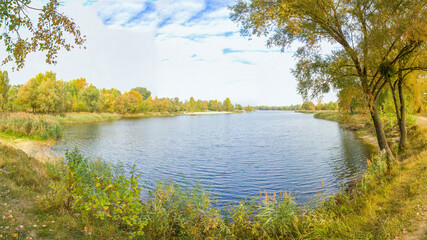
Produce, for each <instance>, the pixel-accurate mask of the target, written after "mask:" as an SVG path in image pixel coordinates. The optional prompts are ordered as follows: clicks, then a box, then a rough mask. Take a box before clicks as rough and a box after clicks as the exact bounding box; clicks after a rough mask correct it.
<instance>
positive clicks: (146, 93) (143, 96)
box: [131, 87, 151, 100]
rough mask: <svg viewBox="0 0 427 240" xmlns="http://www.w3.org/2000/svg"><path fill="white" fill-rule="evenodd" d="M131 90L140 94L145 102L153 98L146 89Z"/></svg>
mask: <svg viewBox="0 0 427 240" xmlns="http://www.w3.org/2000/svg"><path fill="white" fill-rule="evenodd" d="M131 90H132V91H135V92H139V93H140V94H141V96H142V99H143V100H145V99H147V98H148V97H150V96H151V92H150V91H148V90H147V89H146V88H145V87H136V88H132V89H131Z"/></svg>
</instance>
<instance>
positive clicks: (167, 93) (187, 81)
mask: <svg viewBox="0 0 427 240" xmlns="http://www.w3.org/2000/svg"><path fill="white" fill-rule="evenodd" d="M83 3H85V4H83ZM232 3H233V1H231V0H230V1H212V0H205V1H200V0H181V1H177V0H159V1H128V0H123V1H110V0H108V1H91V2H87V1H86V0H84V1H68V2H67V3H66V4H65V6H64V7H63V10H64V12H65V13H66V14H67V15H69V16H72V17H73V19H75V21H76V22H77V24H78V25H79V26H80V27H81V30H82V32H83V33H84V34H86V35H87V39H88V41H87V44H86V46H87V50H85V51H84V50H73V51H72V52H63V53H61V54H60V57H59V59H58V62H59V63H58V65H56V66H49V65H47V64H45V63H44V58H43V55H42V54H34V55H32V56H31V57H29V58H28V61H27V65H26V67H25V69H23V70H21V71H20V72H14V73H11V74H10V75H11V79H12V83H14V84H18V83H23V82H25V81H27V80H28V79H29V78H31V77H32V76H35V75H36V74H37V73H38V72H43V71H47V70H52V71H55V72H57V73H58V77H59V78H63V79H64V80H70V79H74V78H77V77H86V78H87V80H88V81H89V82H92V83H94V84H95V85H96V86H98V87H106V88H111V87H115V88H119V89H120V90H122V91H124V90H128V89H130V88H132V87H136V86H144V87H147V88H149V89H150V90H152V92H153V93H154V94H156V95H158V96H160V97H175V96H177V97H179V98H181V99H188V98H189V97H190V96H194V97H195V98H200V99H219V100H223V99H225V98H226V97H230V98H231V100H232V101H233V102H238V103H241V104H253V105H288V104H295V103H299V102H301V98H300V97H299V96H298V95H297V94H296V81H295V80H294V78H293V76H292V75H291V73H290V68H292V67H293V66H294V60H293V59H292V53H280V52H278V51H277V50H278V48H276V49H272V50H273V51H266V50H268V49H266V47H265V39H261V38H254V40H252V41H248V39H246V38H243V37H240V36H239V33H238V30H239V29H238V27H237V26H236V24H235V23H233V22H232V21H231V20H229V19H228V14H229V12H228V10H227V5H228V4H232ZM224 49H230V50H231V52H230V53H228V54H224V52H223V50H224ZM236 50H238V51H237V52H235V51H236ZM291 50H295V49H291Z"/></svg>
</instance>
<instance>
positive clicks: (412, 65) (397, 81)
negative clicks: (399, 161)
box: [380, 49, 427, 152]
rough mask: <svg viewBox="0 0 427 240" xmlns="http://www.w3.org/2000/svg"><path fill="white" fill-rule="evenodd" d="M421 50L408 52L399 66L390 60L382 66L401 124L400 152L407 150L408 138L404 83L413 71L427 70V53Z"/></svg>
mask: <svg viewBox="0 0 427 240" xmlns="http://www.w3.org/2000/svg"><path fill="white" fill-rule="evenodd" d="M419 50H421V51H420V52H419V53H417V52H415V51H414V52H412V53H411V54H408V55H407V56H406V57H405V58H401V59H399V61H398V62H397V67H394V66H393V65H392V64H391V63H390V62H385V63H383V64H382V65H381V66H380V73H381V75H383V76H384V77H385V78H386V79H387V80H388V84H389V87H390V90H391V95H392V97H393V103H394V107H395V113H396V118H397V124H398V126H399V135H400V138H399V151H400V152H403V151H404V150H405V148H406V142H407V138H408V134H407V129H406V103H405V96H404V93H403V85H405V83H406V81H407V79H408V76H409V75H410V74H411V73H413V72H416V71H427V64H426V61H427V58H426V57H427V55H426V54H425V51H423V50H424V49H419ZM393 76H394V79H393ZM396 90H397V94H396ZM396 95H397V96H396Z"/></svg>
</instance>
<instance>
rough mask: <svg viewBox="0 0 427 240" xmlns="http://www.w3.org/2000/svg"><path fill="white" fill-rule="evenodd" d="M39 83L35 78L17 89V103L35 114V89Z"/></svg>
mask: <svg viewBox="0 0 427 240" xmlns="http://www.w3.org/2000/svg"><path fill="white" fill-rule="evenodd" d="M38 86H39V82H38V81H37V80H36V79H35V78H31V79H30V80H28V82H26V83H25V84H24V85H22V86H21V87H20V88H19V91H18V99H17V101H18V102H19V103H20V104H22V105H23V107H24V108H27V107H29V108H31V109H32V111H33V113H35V112H36V111H37V109H38V107H39V105H38V101H37V88H38Z"/></svg>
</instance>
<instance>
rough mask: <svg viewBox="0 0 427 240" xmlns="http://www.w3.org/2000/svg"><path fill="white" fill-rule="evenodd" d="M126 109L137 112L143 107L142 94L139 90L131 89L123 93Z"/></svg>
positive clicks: (126, 110)
mask: <svg viewBox="0 0 427 240" xmlns="http://www.w3.org/2000/svg"><path fill="white" fill-rule="evenodd" d="M123 98H124V110H125V112H126V113H136V112H139V111H140V109H141V104H142V96H141V94H140V93H139V92H137V91H133V90H130V91H129V92H125V94H123Z"/></svg>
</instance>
